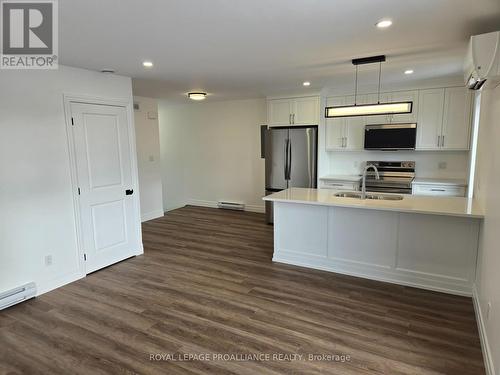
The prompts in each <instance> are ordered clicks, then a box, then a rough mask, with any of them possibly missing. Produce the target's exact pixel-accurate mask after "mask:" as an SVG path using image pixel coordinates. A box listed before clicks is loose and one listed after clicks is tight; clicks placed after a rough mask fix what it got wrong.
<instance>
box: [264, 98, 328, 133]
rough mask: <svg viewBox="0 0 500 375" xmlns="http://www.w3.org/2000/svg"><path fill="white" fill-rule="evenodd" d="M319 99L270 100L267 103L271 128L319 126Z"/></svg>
mask: <svg viewBox="0 0 500 375" xmlns="http://www.w3.org/2000/svg"><path fill="white" fill-rule="evenodd" d="M319 112H320V109H319V97H317V96H306V97H299V98H283V99H270V100H268V101H267V121H268V125H269V126H288V125H318V124H319V114H320V113H319Z"/></svg>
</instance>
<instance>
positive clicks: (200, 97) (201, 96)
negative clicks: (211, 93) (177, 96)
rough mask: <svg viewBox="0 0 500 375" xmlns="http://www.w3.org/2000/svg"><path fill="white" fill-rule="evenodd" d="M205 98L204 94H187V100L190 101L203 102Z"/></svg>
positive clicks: (205, 94)
mask: <svg viewBox="0 0 500 375" xmlns="http://www.w3.org/2000/svg"><path fill="white" fill-rule="evenodd" d="M206 97H207V93H206V92H190V93H188V98H189V99H192V100H203V99H205V98H206Z"/></svg>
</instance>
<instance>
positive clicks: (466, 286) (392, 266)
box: [273, 202, 480, 295]
mask: <svg viewBox="0 0 500 375" xmlns="http://www.w3.org/2000/svg"><path fill="white" fill-rule="evenodd" d="M274 213H275V220H274V233H275V235H274V239H275V242H274V255H273V261H276V262H282V263H288V264H294V265H298V266H303V267H310V268H315V269H321V270H327V271H332V272H337V273H342V274H348V275H353V276H359V277H364V278H368V279H374V280H381V281H388V282H392V283H397V284H401V285H409V286H414V287H419V288H424V289H431V290H439V291H443V292H448V293H454V294H462V295H471V293H472V285H473V282H474V279H475V264H476V257H477V246H478V237H479V221H480V220H479V219H475V218H468V217H455V216H443V215H426V214H419V213H403V212H393V211H382V210H372V209H362V208H345V207H336V206H323V205H312V204H311V205H309V204H299V203H285V202H274Z"/></svg>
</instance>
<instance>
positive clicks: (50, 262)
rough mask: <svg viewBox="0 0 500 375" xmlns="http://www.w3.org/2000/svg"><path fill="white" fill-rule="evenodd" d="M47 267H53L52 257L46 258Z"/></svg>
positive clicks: (47, 256)
mask: <svg viewBox="0 0 500 375" xmlns="http://www.w3.org/2000/svg"><path fill="white" fill-rule="evenodd" d="M45 265H46V266H51V265H52V255H46V256H45Z"/></svg>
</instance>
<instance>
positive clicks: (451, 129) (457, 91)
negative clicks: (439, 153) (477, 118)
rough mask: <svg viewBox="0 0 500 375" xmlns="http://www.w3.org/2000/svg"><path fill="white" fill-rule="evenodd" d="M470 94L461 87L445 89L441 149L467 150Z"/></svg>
mask: <svg viewBox="0 0 500 375" xmlns="http://www.w3.org/2000/svg"><path fill="white" fill-rule="evenodd" d="M471 107H472V94H471V91H470V90H467V89H464V88H463V87H451V88H447V89H446V90H445V93H444V120H443V131H442V138H441V148H443V149H446V150H468V149H469V140H470V129H471V121H472V119H471V112H472V110H471V109H472V108H471Z"/></svg>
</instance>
